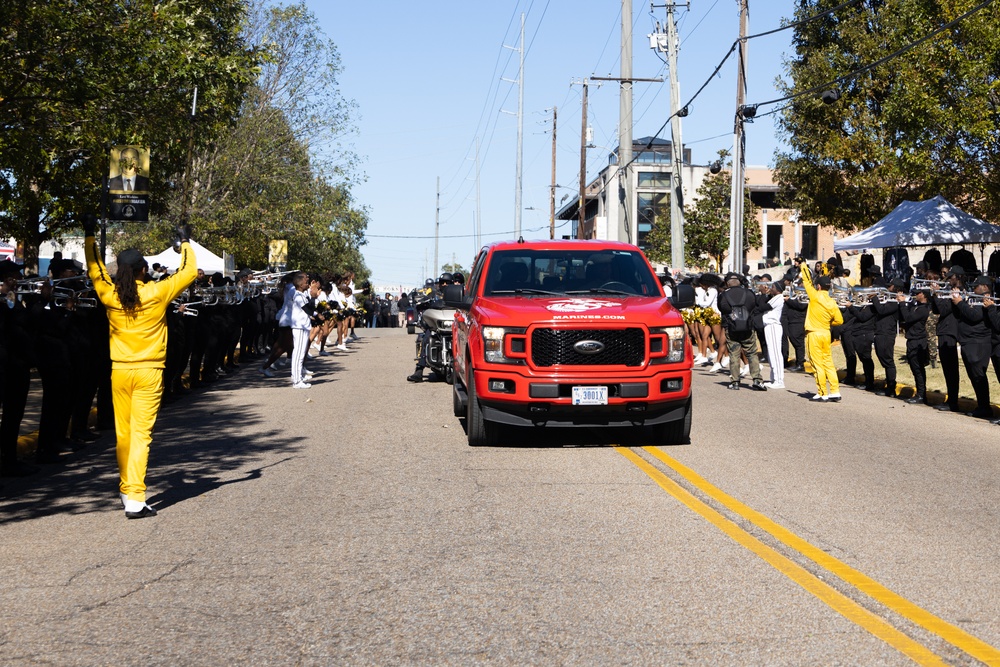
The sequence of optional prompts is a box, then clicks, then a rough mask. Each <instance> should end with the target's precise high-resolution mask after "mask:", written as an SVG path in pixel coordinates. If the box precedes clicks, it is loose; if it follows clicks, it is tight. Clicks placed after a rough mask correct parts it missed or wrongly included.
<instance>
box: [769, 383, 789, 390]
mask: <svg viewBox="0 0 1000 667" xmlns="http://www.w3.org/2000/svg"><path fill="white" fill-rule="evenodd" d="M764 386H765V387H767V388H768V389H784V388H785V383H784V382H765V383H764Z"/></svg>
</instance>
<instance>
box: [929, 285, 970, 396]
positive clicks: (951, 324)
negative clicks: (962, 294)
mask: <svg viewBox="0 0 1000 667" xmlns="http://www.w3.org/2000/svg"><path fill="white" fill-rule="evenodd" d="M945 278H946V280H947V281H948V287H949V288H950V289H952V290H961V289H962V285H963V284H964V282H965V269H963V268H962V267H960V266H956V267H955V268H954V269H952V270H950V271H949V272H948V273H946V274H945ZM931 309H932V311H933V312H935V313H937V314H938V323H937V337H938V360H939V361H940V362H941V372H942V373H943V374H944V383H945V389H946V391H947V392H948V395H947V399H946V400H945V402H944V403H942V404H941V405H939V406H937V409H938V410H950V411H952V412H958V386H959V377H958V320H956V319H955V314H954V311H955V309H954V306H953V305H952V301H951V298H950V297H949V296H941V297H938V296H935V298H934V299H933V300H932V301H931Z"/></svg>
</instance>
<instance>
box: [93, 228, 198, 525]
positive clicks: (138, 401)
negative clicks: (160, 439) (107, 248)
mask: <svg viewBox="0 0 1000 667" xmlns="http://www.w3.org/2000/svg"><path fill="white" fill-rule="evenodd" d="M96 226H97V221H96V219H95V218H94V217H93V216H87V217H86V218H85V221H84V232H85V236H86V240H85V252H86V255H87V272H88V275H89V276H90V279H91V281H92V282H93V284H94V290H95V291H96V292H97V297H98V298H99V299H100V301H101V303H103V304H104V306H105V308H107V312H108V321H109V323H110V327H111V362H112V370H111V385H112V392H113V399H114V406H115V431H116V433H117V436H118V446H117V453H118V470H119V476H120V479H121V481H120V483H119V491H120V496H121V499H122V503H123V504H124V506H125V517H126V518H128V519H142V518H145V517H150V516H155V515H156V510H155V509H153V508H152V507H150V506H149V505H147V504H146V464H147V461H148V459H149V443H150V442H151V441H152V436H153V424H154V423H155V422H156V415H157V413H158V412H159V410H160V400H161V398H162V396H163V370H164V366H165V363H166V353H167V324H166V319H167V317H166V316H167V309H168V308H169V307H170V302H171V301H173V300H174V299H176V298H177V297H178V296H180V295H181V293H182V292H183V291H184V290H185V289H187V287H188V285H190V284H191V282H193V281H194V279H195V278H196V277H197V268H196V267H195V258H194V251H193V250H192V249H191V244H190V243H189V241H190V238H191V228H190V227H189V226H188V225H181V226H180V227H178V230H177V231H178V234H179V235H180V241H181V260H180V266H179V268H178V269H177V271H176V273H174V275H172V276H170V277H169V278H166V279H164V280H160V281H158V282H145V278H146V276H147V272H148V271H149V266H148V264H147V263H146V260H145V259H144V258H143V256H142V254H141V253H140V252H139V251H138V250H134V249H131V248H130V249H128V250H124V251H122V252H121V253H119V254H118V272H117V275H116V276H115V280H114V281H112V279H111V276H110V275H109V273H108V269H107V267H106V266H104V262H103V261H102V260H101V258H100V256H99V254H98V247H97V241H96V240H95V239H94V231H95V229H96Z"/></svg>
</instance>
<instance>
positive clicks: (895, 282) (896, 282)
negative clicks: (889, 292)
mask: <svg viewBox="0 0 1000 667" xmlns="http://www.w3.org/2000/svg"><path fill="white" fill-rule="evenodd" d="M889 284H890V285H891V286H892V287H895V288H896V289H904V288H905V287H906V282H905V281H904V280H902V279H901V278H893V279H892V280H891V281H889Z"/></svg>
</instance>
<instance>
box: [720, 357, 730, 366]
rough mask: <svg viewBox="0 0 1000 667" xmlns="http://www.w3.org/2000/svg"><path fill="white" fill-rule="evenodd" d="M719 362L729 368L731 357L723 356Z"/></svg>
mask: <svg viewBox="0 0 1000 667" xmlns="http://www.w3.org/2000/svg"><path fill="white" fill-rule="evenodd" d="M719 363H720V364H722V365H723V366H725V367H726V368H729V357H722V361H720V362H719Z"/></svg>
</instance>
